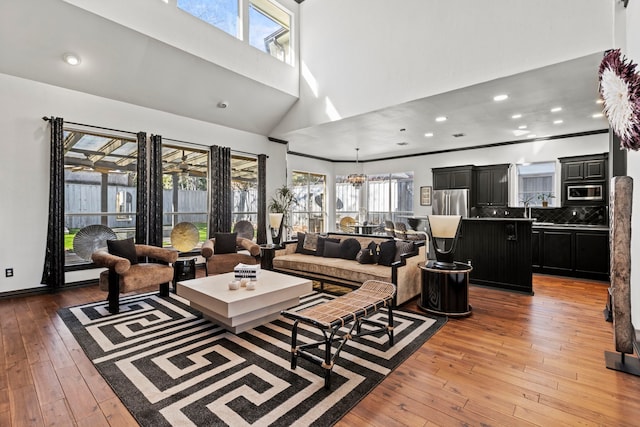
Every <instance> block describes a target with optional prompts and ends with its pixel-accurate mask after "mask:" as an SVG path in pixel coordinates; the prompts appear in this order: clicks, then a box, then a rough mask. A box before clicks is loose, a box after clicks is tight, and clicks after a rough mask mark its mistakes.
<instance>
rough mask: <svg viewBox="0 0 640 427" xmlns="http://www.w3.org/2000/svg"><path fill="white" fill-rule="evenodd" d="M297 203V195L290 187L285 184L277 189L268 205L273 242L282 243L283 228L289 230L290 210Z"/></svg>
mask: <svg viewBox="0 0 640 427" xmlns="http://www.w3.org/2000/svg"><path fill="white" fill-rule="evenodd" d="M297 204H298V202H297V200H296V196H295V194H294V193H293V191H292V190H291V189H290V188H289V187H287V186H286V185H283V186H282V187H279V188H277V189H276V191H275V194H274V196H273V197H272V198H271V200H270V201H269V205H268V206H267V207H268V208H269V225H270V227H271V233H272V234H271V237H272V238H273V243H276V244H279V243H280V239H281V238H282V230H283V229H285V230H287V229H288V227H289V212H290V211H291V208H292V207H293V206H295V205H297ZM277 222H279V223H280V227H277V226H276V223H277ZM276 229H277V232H276ZM276 240H277V241H276Z"/></svg>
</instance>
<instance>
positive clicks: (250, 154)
mask: <svg viewBox="0 0 640 427" xmlns="http://www.w3.org/2000/svg"><path fill="white" fill-rule="evenodd" d="M52 117H53V116H52ZM42 120H44V121H45V122H48V121H50V120H51V118H50V117H47V116H44V117H42ZM64 123H65V124H70V125H76V126H86V127H89V128H94V129H101V130H108V131H111V132H122V133H129V134H131V135H137V134H138V132H131V131H128V130H121V129H112V128H106V127H102V126H95V125H87V124H84V123H76V122H67V121H65V122H64ZM162 140H163V141H173V142H179V143H182V144H191V145H197V146H199V147H210V145H209V146H208V145H203V144H196V143H195V142H189V141H182V140H180V139H173V138H162ZM231 151H232V152H234V153H237V154H246V155H249V156H259V154H256V153H249V152H248V151H241V150H234V149H231ZM267 158H269V156H268V155H267Z"/></svg>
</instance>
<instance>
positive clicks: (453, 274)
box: [418, 261, 473, 317]
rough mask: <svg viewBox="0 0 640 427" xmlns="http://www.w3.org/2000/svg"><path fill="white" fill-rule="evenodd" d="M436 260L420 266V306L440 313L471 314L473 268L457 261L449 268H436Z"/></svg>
mask: <svg viewBox="0 0 640 427" xmlns="http://www.w3.org/2000/svg"><path fill="white" fill-rule="evenodd" d="M434 264H435V262H434V261H429V262H427V263H426V264H425V263H420V264H418V266H419V267H420V269H421V270H422V294H421V295H420V303H419V304H418V307H420V308H421V309H422V310H424V311H426V312H429V313H433V314H439V315H446V316H451V317H456V316H458V317H462V316H468V315H470V314H471V306H470V305H469V273H470V272H471V270H473V268H472V267H471V266H470V265H468V264H463V263H461V262H456V263H455V264H454V267H452V268H449V269H446V270H444V269H441V268H435V266H434Z"/></svg>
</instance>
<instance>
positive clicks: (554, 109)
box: [551, 107, 562, 113]
mask: <svg viewBox="0 0 640 427" xmlns="http://www.w3.org/2000/svg"><path fill="white" fill-rule="evenodd" d="M559 111H562V107H553V108H552V109H551V112H552V113H557V112H559Z"/></svg>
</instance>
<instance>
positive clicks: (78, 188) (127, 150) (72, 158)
mask: <svg viewBox="0 0 640 427" xmlns="http://www.w3.org/2000/svg"><path fill="white" fill-rule="evenodd" d="M64 153H65V154H64V180H65V184H64V194H65V200H64V209H65V219H64V221H65V239H64V250H65V266H76V265H82V264H90V263H91V261H89V260H87V259H83V258H82V257H80V256H78V254H76V253H75V250H74V245H73V241H74V237H75V236H76V234H77V233H78V231H80V230H81V229H82V228H84V227H87V226H89V225H105V226H107V227H109V228H111V229H112V230H113V231H114V232H115V233H116V235H117V236H118V238H120V239H122V238H127V237H133V236H135V226H136V212H135V206H136V194H137V191H136V177H137V164H138V144H137V142H136V141H135V140H134V139H126V138H120V137H114V136H107V135H99V134H90V133H86V132H83V131H78V130H74V129H65V130H64Z"/></svg>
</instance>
